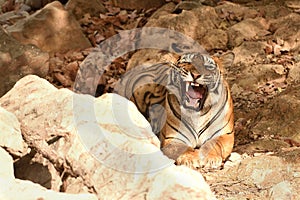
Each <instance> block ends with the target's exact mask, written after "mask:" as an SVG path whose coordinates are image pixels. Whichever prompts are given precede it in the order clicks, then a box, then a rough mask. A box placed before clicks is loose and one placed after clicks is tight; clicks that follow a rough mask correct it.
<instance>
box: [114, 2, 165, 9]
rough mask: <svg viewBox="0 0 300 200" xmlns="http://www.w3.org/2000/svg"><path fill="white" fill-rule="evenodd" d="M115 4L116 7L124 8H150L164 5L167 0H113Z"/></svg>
mask: <svg viewBox="0 0 300 200" xmlns="http://www.w3.org/2000/svg"><path fill="white" fill-rule="evenodd" d="M112 2H113V5H114V6H116V7H120V8H123V9H131V10H135V9H146V10H147V9H150V8H158V7H160V6H162V5H163V4H164V3H165V1H164V0H144V1H140V0H127V1H123V0H113V1H112Z"/></svg>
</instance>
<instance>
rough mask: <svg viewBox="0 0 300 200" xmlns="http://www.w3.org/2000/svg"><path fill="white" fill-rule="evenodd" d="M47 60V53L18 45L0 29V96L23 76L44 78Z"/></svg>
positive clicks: (47, 68) (35, 48)
mask: <svg viewBox="0 0 300 200" xmlns="http://www.w3.org/2000/svg"><path fill="white" fill-rule="evenodd" d="M48 60H49V55H48V53H45V52H42V51H41V50H40V49H38V48H37V47H35V46H32V45H22V44H20V43H19V42H18V41H17V40H15V39H14V38H13V37H11V36H9V35H8V34H7V33H6V32H5V31H4V30H3V29H2V28H1V27H0V82H1V87H0V96H2V95H3V94H4V93H5V92H7V91H8V90H9V89H11V88H12V86H13V85H14V84H15V83H16V82H17V81H18V80H19V79H20V78H22V77H23V76H25V75H28V74H36V75H38V76H41V77H45V76H46V75H47V73H48V71H49V62H48Z"/></svg>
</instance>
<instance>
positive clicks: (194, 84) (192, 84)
mask: <svg viewBox="0 0 300 200" xmlns="http://www.w3.org/2000/svg"><path fill="white" fill-rule="evenodd" d="M191 86H200V84H199V83H194V82H193V83H191Z"/></svg>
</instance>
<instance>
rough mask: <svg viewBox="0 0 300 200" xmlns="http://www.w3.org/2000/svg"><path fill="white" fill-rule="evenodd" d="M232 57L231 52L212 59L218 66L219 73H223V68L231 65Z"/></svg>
mask: <svg viewBox="0 0 300 200" xmlns="http://www.w3.org/2000/svg"><path fill="white" fill-rule="evenodd" d="M234 57H235V55H234V53H233V52H227V53H225V54H223V55H221V56H216V57H215V56H214V57H213V59H214V60H215V62H216V63H217V64H218V66H219V68H220V70H221V72H224V68H227V67H230V66H231V65H232V64H233V61H234Z"/></svg>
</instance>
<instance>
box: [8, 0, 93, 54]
mask: <svg viewBox="0 0 300 200" xmlns="http://www.w3.org/2000/svg"><path fill="white" fill-rule="evenodd" d="M7 30H8V31H9V32H10V33H11V35H12V36H13V37H15V38H16V39H17V40H18V41H20V42H21V43H23V44H34V45H36V46H37V47H39V48H40V49H42V50H43V51H47V52H65V51H69V50H73V49H85V48H87V47H90V46H91V44H90V43H89V41H88V40H87V39H86V38H85V36H84V35H83V33H82V32H81V28H80V26H79V24H78V22H77V21H76V20H75V18H74V17H73V15H71V14H70V13H69V12H68V11H66V10H65V9H64V7H63V6H62V4H61V3H59V2H57V1H55V2H52V3H50V4H47V5H46V6H45V7H44V8H43V9H42V10H40V11H37V12H36V13H34V14H33V15H31V16H29V17H28V18H27V19H24V20H19V21H18V22H17V23H16V24H14V25H13V26H10V27H8V28H7Z"/></svg>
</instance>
